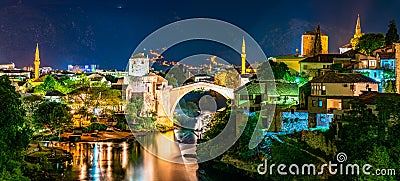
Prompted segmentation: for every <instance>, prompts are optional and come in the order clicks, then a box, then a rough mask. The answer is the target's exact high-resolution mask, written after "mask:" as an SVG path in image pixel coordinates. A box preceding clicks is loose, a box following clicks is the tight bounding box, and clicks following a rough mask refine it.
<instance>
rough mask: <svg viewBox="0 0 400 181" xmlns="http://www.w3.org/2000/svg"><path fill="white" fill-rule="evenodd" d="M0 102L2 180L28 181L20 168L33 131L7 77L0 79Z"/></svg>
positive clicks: (0, 176)
mask: <svg viewBox="0 0 400 181" xmlns="http://www.w3.org/2000/svg"><path fill="white" fill-rule="evenodd" d="M0 100H1V102H0V145H1V146H0V180H28V179H27V178H26V177H24V176H22V172H21V168H20V167H21V163H22V162H23V156H22V154H21V151H22V150H23V149H25V148H27V147H28V144H29V142H30V138H31V136H32V131H31V130H30V128H29V125H28V124H26V120H25V111H24V109H23V108H22V106H21V100H20V95H19V94H18V93H17V92H15V87H14V86H12V85H11V82H10V81H9V79H8V77H7V76H1V77H0Z"/></svg>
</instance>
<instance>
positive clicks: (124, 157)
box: [122, 142, 128, 168]
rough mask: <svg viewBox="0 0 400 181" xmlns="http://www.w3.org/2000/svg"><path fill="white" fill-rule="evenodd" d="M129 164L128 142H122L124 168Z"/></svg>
mask: <svg viewBox="0 0 400 181" xmlns="http://www.w3.org/2000/svg"><path fill="white" fill-rule="evenodd" d="M127 164H128V144H126V142H123V143H122V168H126V165H127Z"/></svg>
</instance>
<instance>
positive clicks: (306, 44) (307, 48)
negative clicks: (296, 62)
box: [301, 29, 328, 56]
mask: <svg viewBox="0 0 400 181" xmlns="http://www.w3.org/2000/svg"><path fill="white" fill-rule="evenodd" d="M317 33H318V31H317V29H314V30H312V31H307V32H306V33H304V34H303V35H302V36H301V55H303V56H313V48H314V43H315V37H316V35H317ZM321 46H322V52H321V54H327V53H328V35H325V34H323V33H321Z"/></svg>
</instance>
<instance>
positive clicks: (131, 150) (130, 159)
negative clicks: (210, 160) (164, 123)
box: [44, 132, 198, 181]
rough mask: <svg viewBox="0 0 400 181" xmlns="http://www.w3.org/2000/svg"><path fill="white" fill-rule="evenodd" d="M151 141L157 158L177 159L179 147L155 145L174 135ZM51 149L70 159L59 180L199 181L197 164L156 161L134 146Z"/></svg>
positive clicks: (94, 144)
mask: <svg viewBox="0 0 400 181" xmlns="http://www.w3.org/2000/svg"><path fill="white" fill-rule="evenodd" d="M171 135H172V137H171ZM151 137H153V138H152V139H153V141H149V144H153V145H159V146H158V149H157V152H158V153H159V154H162V155H164V156H167V155H168V154H170V156H171V157H177V156H179V154H178V151H179V147H175V148H174V145H171V144H167V143H160V142H158V143H154V140H157V139H158V140H163V138H171V139H173V132H170V133H168V134H167V135H161V134H159V135H157V134H155V135H153V136H151ZM44 146H48V145H47V144H45V145H44ZM53 146H54V147H60V148H62V149H65V150H67V151H69V152H70V153H71V154H72V155H73V160H72V161H71V162H66V163H64V164H63V169H64V168H66V169H65V170H64V173H63V176H62V178H61V179H62V180H95V181H97V180H98V181H100V180H101V181H103V180H107V181H112V180H118V181H120V180H198V179H197V177H196V170H197V169H198V166H197V164H189V165H183V164H176V163H171V162H168V161H165V160H162V159H159V158H157V157H155V156H154V155H152V154H151V153H149V152H147V151H146V150H144V149H143V147H141V146H140V145H139V144H138V143H136V142H133V143H127V142H123V143H112V142H80V143H56V144H53ZM60 169H61V167H60Z"/></svg>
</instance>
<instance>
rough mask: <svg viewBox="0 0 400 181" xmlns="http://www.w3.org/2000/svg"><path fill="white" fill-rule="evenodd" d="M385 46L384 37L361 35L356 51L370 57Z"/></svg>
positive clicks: (371, 34)
mask: <svg viewBox="0 0 400 181" xmlns="http://www.w3.org/2000/svg"><path fill="white" fill-rule="evenodd" d="M383 45H385V36H384V35H383V34H381V33H368V34H365V35H363V36H362V37H361V38H360V40H359V42H358V44H357V45H356V50H357V51H359V52H361V53H364V54H366V55H372V54H373V53H374V52H373V51H374V50H376V49H377V48H380V47H382V46H383Z"/></svg>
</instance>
